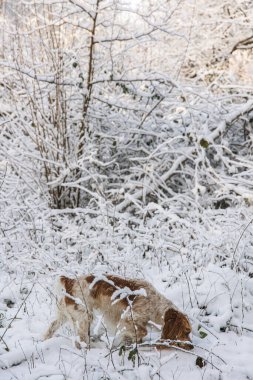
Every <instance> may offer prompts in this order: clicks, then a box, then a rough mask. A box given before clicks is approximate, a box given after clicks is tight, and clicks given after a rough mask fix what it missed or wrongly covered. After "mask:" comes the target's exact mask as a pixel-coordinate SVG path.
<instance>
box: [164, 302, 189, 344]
mask: <svg viewBox="0 0 253 380" xmlns="http://www.w3.org/2000/svg"><path fill="white" fill-rule="evenodd" d="M191 330H192V328H191V325H190V322H189V320H188V318H187V317H186V316H185V315H184V314H183V313H181V312H180V311H178V310H175V309H168V310H166V312H165V314H164V326H163V330H162V336H161V339H162V340H164V341H166V340H167V339H169V340H180V341H185V342H191V339H190V337H189V334H190V333H191ZM171 345H172V346H177V347H181V348H184V349H186V350H191V349H192V348H193V346H192V345H191V344H190V343H186V344H182V343H172V344H171ZM161 347H162V346H161Z"/></svg>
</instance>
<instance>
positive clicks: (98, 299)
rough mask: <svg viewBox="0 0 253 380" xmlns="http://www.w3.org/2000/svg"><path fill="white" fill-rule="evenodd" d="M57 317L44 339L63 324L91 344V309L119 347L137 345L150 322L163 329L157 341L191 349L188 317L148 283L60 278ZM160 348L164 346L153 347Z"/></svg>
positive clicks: (91, 277)
mask: <svg viewBox="0 0 253 380" xmlns="http://www.w3.org/2000/svg"><path fill="white" fill-rule="evenodd" d="M59 286H60V290H61V294H62V296H61V298H60V300H59V302H58V315H57V318H56V320H55V321H53V322H52V323H51V325H50V327H49V329H48V330H47V332H46V334H45V336H44V339H48V338H51V337H52V336H53V334H54V333H55V331H56V330H57V329H58V328H59V327H60V326H61V325H63V324H64V323H65V322H67V321H70V322H72V323H73V325H74V327H75V328H77V334H78V335H79V337H80V341H81V342H85V343H86V344H87V345H89V344H90V325H91V322H92V320H93V312H94V310H99V311H100V312H101V313H102V315H103V317H104V321H105V324H106V327H107V328H108V329H110V330H111V329H113V330H114V333H116V336H117V338H118V339H116V340H117V341H118V344H131V343H134V342H135V343H140V342H141V341H142V338H144V337H145V335H147V325H148V323H150V322H153V323H154V324H159V325H161V326H162V334H161V340H160V342H165V343H166V341H167V342H169V344H170V345H173V346H179V347H181V348H183V349H187V350H189V349H192V348H193V346H192V345H191V339H190V336H189V335H190V333H191V325H190V322H189V320H188V318H187V317H186V316H185V315H184V314H183V313H181V312H180V311H179V310H178V309H177V307H176V306H175V305H174V304H173V303H172V302H171V301H169V300H168V299H167V298H165V297H164V296H163V295H162V294H160V293H159V292H158V291H157V290H156V289H155V288H154V287H153V286H152V285H151V284H150V283H149V282H147V281H144V280H137V279H124V278H122V277H119V276H114V275H103V276H95V275H88V276H80V277H78V278H76V279H71V278H67V277H64V276H61V277H60V279H59ZM156 347H159V348H163V346H162V345H161V346H159V345H156Z"/></svg>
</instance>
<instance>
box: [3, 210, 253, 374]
mask: <svg viewBox="0 0 253 380" xmlns="http://www.w3.org/2000/svg"><path fill="white" fill-rule="evenodd" d="M251 211H252V210H251V209H250V208H246V207H245V208H243V207H241V208H237V209H232V208H229V209H226V210H215V211H210V210H209V211H208V210H206V211H203V213H202V214H201V215H200V214H199V213H198V212H197V211H195V212H189V213H188V214H187V215H185V216H184V217H178V216H176V215H173V214H169V212H168V213H166V214H162V213H160V214H156V215H155V216H154V217H153V218H152V219H150V220H146V221H141V220H137V219H136V220H135V223H133V218H131V217H130V216H129V219H127V218H126V215H125V218H123V214H122V219H121V220H118V221H117V222H115V223H109V221H108V217H107V216H106V215H104V216H102V215H101V216H97V217H95V216H94V215H93V216H87V215H86V217H85V221H84V220H83V219H82V218H81V216H80V217H78V218H77V217H76V218H72V219H71V218H70V217H68V215H67V214H63V215H60V214H58V215H57V216H56V217H55V219H54V229H53V228H52V225H51V223H49V222H48V215H47V217H46V216H45V215H46V210H44V216H40V217H38V218H37V220H36V221H35V223H34V224H35V225H36V223H37V238H36V239H35V240H34V241H33V245H32V244H31V242H30V243H29V239H28V230H29V231H30V228H28V227H27V225H26V227H27V229H26V228H25V225H23V227H24V228H23V229H22V234H23V235H22V234H20V236H19V239H18V236H16V242H15V244H14V243H13V248H12V252H13V254H11V250H10V249H8V247H7V245H6V244H7V240H8V239H9V238H10V235H8V236H6V238H4V239H3V240H2V242H1V259H2V262H1V264H2V265H1V273H0V274H1V275H0V311H1V328H0V334H1V337H2V342H1V351H0V353H1V355H0V367H1V369H0V379H1V380H11V379H13V380H14V379H19V380H35V379H36V380H37V379H40V380H45V379H50V380H63V379H68V380H79V379H80V380H81V379H94V380H96V379H164V380H167V379H180V380H184V379H187V380H189V379H191V380H195V379H196V380H197V379H206V380H208V379H210V380H211V379H224V380H227V379H229V380H231V379H235V380H243V379H248V380H250V379H253V361H252V358H253V275H252V267H253V265H252V263H253V260H252V258H253V248H252V244H253V243H252V233H253V226H252V224H251V223H249V222H250V220H251ZM42 215H43V214H42ZM39 225H40V227H39ZM56 225H57V228H56ZM16 227H17V226H16ZM39 231H40V232H39ZM4 247H5V248H6V247H7V248H6V249H4ZM28 247H30V251H29V249H28ZM87 272H93V273H97V274H99V273H103V272H108V273H114V274H115V273H117V274H121V275H122V276H131V277H139V278H145V279H147V280H148V281H150V282H151V283H152V284H153V285H154V286H155V287H156V288H157V289H158V290H159V291H160V292H161V293H163V294H164V295H165V296H166V297H168V298H169V299H171V300H172V301H173V302H174V303H175V304H176V305H177V306H179V307H180V308H181V310H183V311H184V312H185V313H187V315H189V317H190V320H191V322H192V325H193V343H194V345H195V348H194V350H193V351H190V352H182V351H179V350H176V349H169V350H164V351H162V352H160V351H157V350H156V349H154V348H147V347H145V348H144V347H139V348H138V352H137V353H136V352H134V351H126V352H121V351H119V350H116V351H115V350H111V349H110V342H111V339H110V338H111V337H110V336H107V334H106V333H104V334H103V335H102V337H101V340H96V341H94V342H93V343H92V348H91V349H90V350H86V349H84V348H83V349H82V350H78V349H76V348H75V345H74V337H73V332H72V331H71V328H70V326H68V325H66V326H65V327H63V328H62V329H61V330H59V332H58V334H56V336H55V337H53V338H52V339H50V340H48V341H44V342H42V340H41V336H42V334H43V332H44V331H45V330H46V328H47V326H48V324H49V322H50V321H51V320H52V319H53V317H54V312H55V305H54V296H53V293H52V291H53V289H54V283H55V280H56V278H57V276H58V275H59V274H60V273H61V274H62V273H65V274H67V275H70V276H71V275H74V274H80V273H87ZM98 321H99V318H98V320H97V321H95V324H94V329H95V330H97V329H98ZM158 336H159V335H158V333H157V332H153V331H150V332H149V334H148V336H147V337H146V341H150V339H154V338H156V337H158ZM198 356H201V357H203V358H205V360H206V365H205V366H203V367H202V368H200V367H199V366H197V365H196V359H197V357H198Z"/></svg>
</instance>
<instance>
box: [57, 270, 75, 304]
mask: <svg viewBox="0 0 253 380" xmlns="http://www.w3.org/2000/svg"><path fill="white" fill-rule="evenodd" d="M60 281H61V283H62V285H63V286H64V288H65V290H66V293H68V294H69V295H71V296H72V297H73V292H72V289H73V286H74V283H75V281H76V280H74V279H72V278H68V277H65V276H61V277H60ZM64 300H65V303H66V305H75V301H74V300H72V299H71V298H69V297H68V296H65V298H64Z"/></svg>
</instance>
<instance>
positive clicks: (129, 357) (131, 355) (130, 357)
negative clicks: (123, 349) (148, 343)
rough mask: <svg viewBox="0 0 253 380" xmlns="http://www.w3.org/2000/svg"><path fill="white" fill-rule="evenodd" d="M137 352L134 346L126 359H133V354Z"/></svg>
mask: <svg viewBox="0 0 253 380" xmlns="http://www.w3.org/2000/svg"><path fill="white" fill-rule="evenodd" d="M136 354H137V348H136V347H135V348H134V349H133V350H131V351H129V354H128V360H132V361H133V362H134V361H135V355H136Z"/></svg>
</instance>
